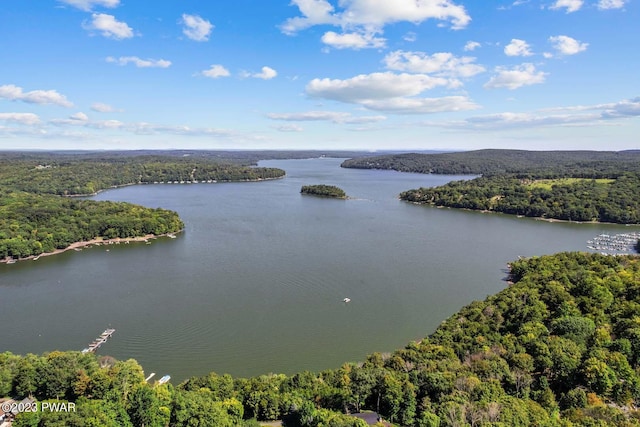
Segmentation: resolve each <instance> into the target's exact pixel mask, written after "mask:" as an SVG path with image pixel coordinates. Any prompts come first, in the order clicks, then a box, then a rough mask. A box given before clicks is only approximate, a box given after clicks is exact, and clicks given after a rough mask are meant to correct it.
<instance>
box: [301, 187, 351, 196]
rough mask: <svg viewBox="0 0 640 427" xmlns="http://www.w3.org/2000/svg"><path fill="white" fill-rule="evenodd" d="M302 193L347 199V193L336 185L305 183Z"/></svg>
mask: <svg viewBox="0 0 640 427" xmlns="http://www.w3.org/2000/svg"><path fill="white" fill-rule="evenodd" d="M300 193H302V194H309V195H312V196H320V197H331V198H333V199H346V198H347V194H346V193H345V192H344V190H343V189H342V188H339V187H336V186H335V185H324V184H320V185H303V186H302V189H301V190H300Z"/></svg>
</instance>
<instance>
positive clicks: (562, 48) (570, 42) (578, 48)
mask: <svg viewBox="0 0 640 427" xmlns="http://www.w3.org/2000/svg"><path fill="white" fill-rule="evenodd" d="M549 42H551V44H552V45H553V47H554V49H556V50H557V51H558V53H559V54H561V55H575V54H576V53H580V52H583V51H585V50H587V46H589V43H581V42H579V41H578V40H576V39H574V38H571V37H568V36H554V37H549Z"/></svg>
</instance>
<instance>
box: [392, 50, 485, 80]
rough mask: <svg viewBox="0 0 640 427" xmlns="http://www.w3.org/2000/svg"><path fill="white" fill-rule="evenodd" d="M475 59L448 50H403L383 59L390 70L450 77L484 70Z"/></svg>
mask: <svg viewBox="0 0 640 427" xmlns="http://www.w3.org/2000/svg"><path fill="white" fill-rule="evenodd" d="M475 60H476V59H475V58H473V57H470V56H463V57H456V56H455V55H453V54H452V53H448V52H438V53H434V54H433V55H428V54H426V53H424V52H404V51H401V50H397V51H395V52H391V53H389V54H387V56H385V57H384V59H383V61H384V63H385V65H386V67H387V68H388V69H390V70H395V71H408V72H410V73H425V74H431V73H432V74H436V75H439V76H449V77H471V76H475V75H476V74H479V73H482V72H484V71H485V68H484V67H483V66H481V65H478V64H474V61H475Z"/></svg>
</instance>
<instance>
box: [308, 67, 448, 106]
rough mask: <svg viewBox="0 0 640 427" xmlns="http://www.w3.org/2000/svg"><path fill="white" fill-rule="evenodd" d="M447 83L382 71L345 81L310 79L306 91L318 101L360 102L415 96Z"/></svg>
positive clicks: (440, 80) (434, 79) (424, 77)
mask: <svg viewBox="0 0 640 427" xmlns="http://www.w3.org/2000/svg"><path fill="white" fill-rule="evenodd" d="M448 84H449V80H448V79H444V78H441V77H431V76H427V75H424V74H406V73H403V74H395V73H391V72H385V73H373V74H360V75H358V76H356V77H352V78H350V79H346V80H339V79H335V80H332V79H326V78H325V79H313V80H311V81H310V82H309V83H308V84H307V86H306V92H307V94H309V95H310V96H314V97H318V98H325V99H332V100H334V101H341V102H348V103H359V102H361V101H363V100H370V99H385V98H394V97H400V96H414V95H418V94H420V93H421V92H423V91H425V90H428V89H433V88H435V87H438V86H447V85H448Z"/></svg>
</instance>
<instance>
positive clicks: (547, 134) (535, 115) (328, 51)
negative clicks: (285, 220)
mask: <svg viewBox="0 0 640 427" xmlns="http://www.w3.org/2000/svg"><path fill="white" fill-rule="evenodd" d="M638 22H640V7H639V6H638V0H548V1H544V0H543V1H538V0H528V1H527V0H516V1H514V0H511V1H488V2H482V1H477V0H474V1H471V0H460V1H458V0H291V1H289V0H260V1H258V0H254V1H249V0H215V1H204V0H199V1H197V0H181V1H171V2H168V1H157V2H148V1H139V0H138V1H134V0H3V2H2V6H1V8H0V55H2V60H1V62H0V149H139V148H149V149H153V148H159V149H160V148H161V149H166V148H176V149H189V148H199V149H365V150H379V149H398V150H404V149H407V150H411V149H415V150H417V149H420V150H429V149H479V148H519V149H589V150H622V149H634V148H640V144H639V135H640V73H639V72H638V70H640V53H638V52H640V50H639V48H638V46H637V44H638V42H639V41H640V25H638Z"/></svg>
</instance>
